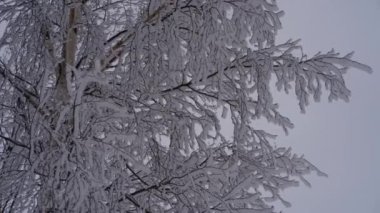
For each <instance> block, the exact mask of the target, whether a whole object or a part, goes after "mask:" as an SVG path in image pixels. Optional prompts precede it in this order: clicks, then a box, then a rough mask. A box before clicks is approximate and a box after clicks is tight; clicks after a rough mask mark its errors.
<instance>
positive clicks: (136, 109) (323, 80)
mask: <svg viewBox="0 0 380 213" xmlns="http://www.w3.org/2000/svg"><path fill="white" fill-rule="evenodd" d="M282 14H283V12H282V11H280V10H279V9H278V8H277V6H276V4H275V1H274V0H207V1H206V0H174V1H173V0H123V1H120V0H91V1H89V0H1V1H0V26H2V27H3V29H4V30H2V32H1V35H0V36H1V37H0V54H1V57H0V159H1V160H0V207H1V208H2V209H1V210H0V211H1V212H25V211H28V212H260V213H264V212H275V210H274V209H273V207H272V205H271V202H272V201H275V200H281V201H282V202H283V203H284V204H285V205H288V203H287V202H286V201H285V200H283V199H282V198H281V196H280V190H282V189H284V188H287V187H290V186H296V185H298V182H299V180H301V181H303V182H305V183H307V181H306V180H305V179H304V175H305V174H308V173H310V172H311V171H315V172H316V173H317V174H320V175H324V174H323V173H322V172H320V171H319V170H318V169H317V168H316V167H314V166H313V165H312V164H311V163H309V162H308V161H307V160H305V159H304V158H303V157H300V156H298V155H295V154H292V153H291V151H290V148H283V147H275V146H273V144H272V143H273V142H272V141H273V140H274V139H273V135H271V134H270V133H268V132H266V131H265V130H261V129H258V128H257V127H255V121H256V120H258V119H266V120H267V121H269V122H272V123H274V124H276V125H279V126H281V127H282V128H283V129H284V131H286V132H287V131H288V129H289V128H291V127H292V126H293V124H292V123H291V121H290V120H289V119H288V118H287V117H285V116H283V115H282V114H281V113H280V112H279V111H278V104H277V103H276V102H275V100H273V97H272V93H271V88H270V87H271V86H270V82H272V81H274V82H276V87H277V89H278V90H280V91H285V92H286V93H288V92H291V91H295V94H296V96H297V98H298V100H299V106H300V108H301V110H304V109H305V106H306V105H307V104H308V103H309V101H308V100H309V96H313V98H314V100H319V99H320V96H321V93H322V91H326V92H327V93H328V97H329V99H330V100H335V99H343V100H348V98H349V95H350V92H349V90H348V89H347V88H346V86H345V83H344V80H343V76H342V75H343V74H344V73H345V71H346V70H347V68H349V67H355V68H360V69H363V70H370V69H369V68H368V67H367V66H365V65H362V64H360V63H357V62H355V61H352V60H351V59H350V58H351V55H352V54H349V55H346V56H343V57H341V56H339V55H338V54H337V53H335V52H333V51H331V52H328V53H325V54H317V55H315V56H313V57H310V58H308V57H306V56H305V55H303V54H302V51H300V46H299V44H298V41H291V40H289V41H288V42H286V43H283V44H276V42H275V37H276V33H277V30H279V29H280V27H281V24H280V20H279V17H280V16H281V15H282ZM297 55H298V56H299V57H297ZM271 78H272V79H271ZM222 119H226V120H229V121H230V122H231V126H232V127H231V128H233V137H232V138H228V137H226V135H225V134H224V133H223V132H222V131H221V124H220V121H221V120H222Z"/></svg>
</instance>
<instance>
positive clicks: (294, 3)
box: [276, 0, 380, 213]
mask: <svg viewBox="0 0 380 213" xmlns="http://www.w3.org/2000/svg"><path fill="white" fill-rule="evenodd" d="M278 4H279V6H280V8H281V9H282V10H284V11H285V13H286V14H285V16H284V17H283V18H282V23H283V30H282V31H281V32H280V35H279V36H278V39H279V40H280V41H285V40H287V39H288V38H292V39H297V38H301V39H302V46H303V51H304V52H305V53H307V54H308V55H309V56H312V55H314V54H315V53H316V52H318V51H324V52H326V51H328V50H330V49H331V48H334V49H335V50H336V51H338V52H341V53H342V54H346V53H349V52H351V51H353V50H354V51H355V55H354V59H356V60H358V61H360V62H362V63H365V64H367V65H369V66H371V67H372V69H373V70H374V73H372V74H367V73H365V72H362V71H360V70H354V69H351V70H349V72H348V74H347V75H346V79H347V81H346V83H347V85H348V87H349V88H350V89H351V91H352V97H351V101H350V102H349V103H345V102H333V103H328V101H326V99H327V97H326V96H324V98H323V101H321V103H316V104H311V106H310V107H309V108H308V109H307V112H306V114H300V111H299V109H298V108H297V103H296V102H295V101H294V100H293V99H294V97H292V98H289V96H281V97H280V109H281V111H282V112H283V113H284V114H285V115H288V116H289V117H290V118H291V120H292V121H293V122H294V124H295V128H294V129H293V130H291V131H290V135H289V136H282V135H280V136H279V138H278V140H277V141H276V144H277V145H278V146H292V147H293V151H294V152H295V153H303V154H305V157H306V158H307V159H308V160H310V161H311V162H312V163H314V164H315V165H316V166H318V167H319V168H320V169H321V170H322V171H324V172H326V173H328V175H329V177H328V178H323V177H317V176H316V175H311V176H309V178H308V180H309V181H310V182H311V183H312V188H308V187H306V186H302V187H297V188H292V189H288V190H285V192H284V194H283V195H284V198H285V199H287V200H288V201H290V202H291V203H292V207H290V208H285V207H283V212H284V213H321V212H323V213H330V212H331V213H358V212H360V213H378V212H380V183H379V181H380V144H379V143H380V140H379V133H380V124H379V123H380V112H379V110H380V75H379V73H380V1H379V0H362V1H358V0H288V1H286V0H282V1H278Z"/></svg>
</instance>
